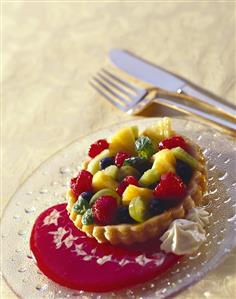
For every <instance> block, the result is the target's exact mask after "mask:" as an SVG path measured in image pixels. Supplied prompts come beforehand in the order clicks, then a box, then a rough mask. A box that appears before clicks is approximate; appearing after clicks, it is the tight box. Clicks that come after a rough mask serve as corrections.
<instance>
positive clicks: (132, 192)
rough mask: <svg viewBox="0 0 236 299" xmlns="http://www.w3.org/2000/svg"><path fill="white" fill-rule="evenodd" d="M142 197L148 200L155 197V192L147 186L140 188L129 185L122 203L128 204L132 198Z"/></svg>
mask: <svg viewBox="0 0 236 299" xmlns="http://www.w3.org/2000/svg"><path fill="white" fill-rule="evenodd" d="M139 196H140V197H141V198H143V199H145V200H147V201H149V200H150V199H152V198H153V192H152V190H150V189H147V188H140V187H137V186H134V185H129V186H128V187H127V188H126V189H125V192H124V193H123V195H122V204H123V205H124V206H128V205H129V203H130V202H131V200H132V199H133V198H135V197H139Z"/></svg>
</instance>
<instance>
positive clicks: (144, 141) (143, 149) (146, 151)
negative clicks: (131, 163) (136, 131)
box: [135, 136, 156, 159]
mask: <svg viewBox="0 0 236 299" xmlns="http://www.w3.org/2000/svg"><path fill="white" fill-rule="evenodd" d="M135 148H136V151H137V153H138V155H139V157H142V158H145V159H149V158H150V157H151V156H152V155H153V154H154V153H155V152H156V151H155V149H154V146H153V144H152V141H151V139H150V138H149V137H147V136H141V137H139V138H138V139H137V140H136V141H135Z"/></svg>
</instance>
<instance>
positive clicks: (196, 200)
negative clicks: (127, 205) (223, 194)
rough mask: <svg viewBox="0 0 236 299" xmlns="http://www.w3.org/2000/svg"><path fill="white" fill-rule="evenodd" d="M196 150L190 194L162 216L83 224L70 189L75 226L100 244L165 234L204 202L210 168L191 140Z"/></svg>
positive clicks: (131, 240) (120, 242) (139, 239)
mask: <svg viewBox="0 0 236 299" xmlns="http://www.w3.org/2000/svg"><path fill="white" fill-rule="evenodd" d="M188 143H189V144H190V145H191V147H192V149H193V153H192V155H193V156H194V158H195V159H196V160H197V161H198V163H199V167H198V169H197V170H195V171H194V173H193V176H192V178H191V180H190V182H189V184H188V190H187V196H186V197H185V198H184V199H183V200H182V201H181V203H179V204H178V205H177V206H175V207H173V208H171V209H168V210H167V211H165V212H163V213H162V214H160V215H157V216H154V217H152V218H150V219H148V220H146V221H145V222H143V223H138V224H116V225H106V226H100V225H83V224H82V222H81V219H82V216H81V215H78V214H77V213H76V212H75V211H74V210H73V205H74V203H75V201H76V200H75V198H74V196H73V195H72V192H71V190H68V192H67V196H66V197H67V200H68V204H67V211H68V212H69V217H70V219H71V220H72V221H73V223H74V225H75V226H76V227H77V228H78V229H79V230H81V231H83V232H84V233H86V235H87V236H89V237H94V238H95V239H96V240H97V241H98V242H99V243H106V242H109V243H111V244H113V245H115V244H125V245H130V244H132V243H142V242H146V241H147V240H149V239H152V238H157V237H159V236H161V235H162V234H163V233H164V231H165V230H166V229H168V227H169V225H170V223H171V222H172V221H173V220H174V219H178V218H185V215H186V214H187V212H188V211H189V210H190V209H191V208H193V207H195V206H201V205H202V204H203V195H204V193H205V191H206V189H207V169H206V163H205V158H204V156H203V153H202V151H201V149H200V147H199V146H198V145H196V144H194V143H193V142H190V141H189V140H188Z"/></svg>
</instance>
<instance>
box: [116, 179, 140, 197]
mask: <svg viewBox="0 0 236 299" xmlns="http://www.w3.org/2000/svg"><path fill="white" fill-rule="evenodd" d="M129 185H135V186H138V180H137V179H136V178H135V177H134V176H131V175H130V176H127V177H126V178H124V179H123V181H121V182H120V184H119V186H118V187H117V188H116V192H117V193H118V194H119V195H120V196H122V194H123V193H124V191H125V189H126V188H127V187H128V186H129Z"/></svg>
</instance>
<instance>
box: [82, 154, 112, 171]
mask: <svg viewBox="0 0 236 299" xmlns="http://www.w3.org/2000/svg"><path fill="white" fill-rule="evenodd" d="M111 156H112V154H111V152H110V151H109V150H108V149H105V150H104V151H102V152H101V153H100V154H98V155H97V156H96V157H95V158H93V159H92V160H91V161H90V162H89V163H88V166H87V170H88V171H89V172H90V173H92V175H94V174H95V173H96V172H98V171H99V170H100V161H101V160H102V159H103V158H106V157H111Z"/></svg>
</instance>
